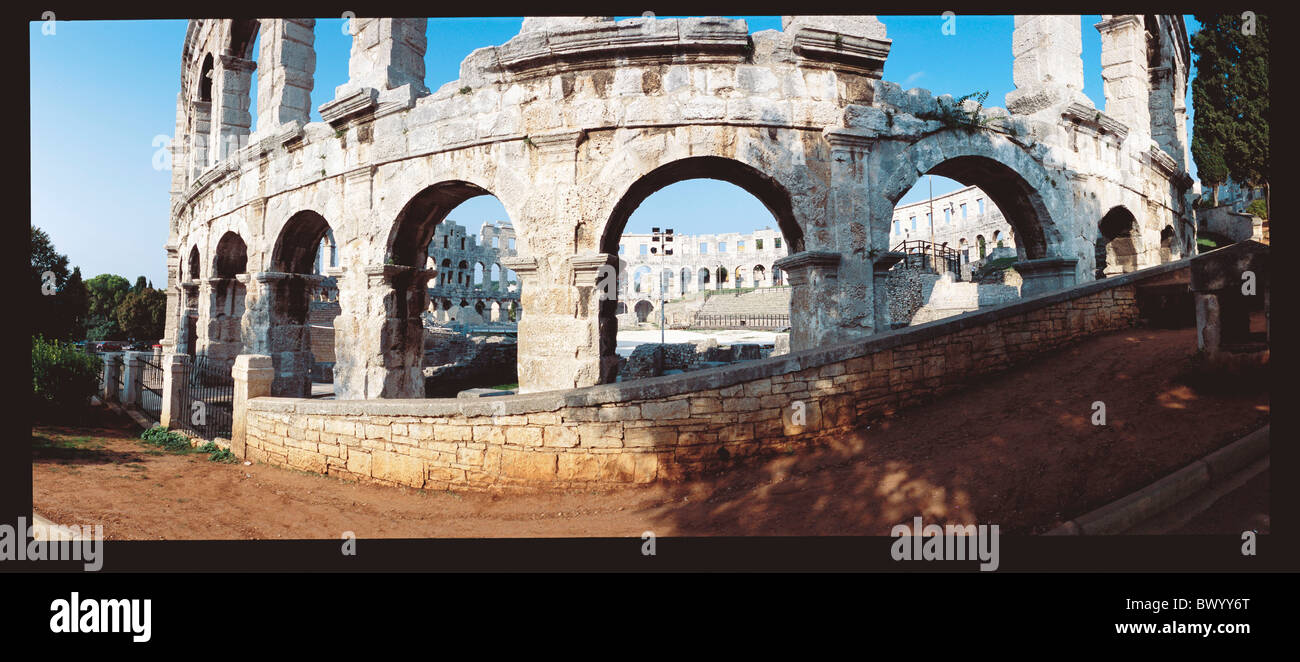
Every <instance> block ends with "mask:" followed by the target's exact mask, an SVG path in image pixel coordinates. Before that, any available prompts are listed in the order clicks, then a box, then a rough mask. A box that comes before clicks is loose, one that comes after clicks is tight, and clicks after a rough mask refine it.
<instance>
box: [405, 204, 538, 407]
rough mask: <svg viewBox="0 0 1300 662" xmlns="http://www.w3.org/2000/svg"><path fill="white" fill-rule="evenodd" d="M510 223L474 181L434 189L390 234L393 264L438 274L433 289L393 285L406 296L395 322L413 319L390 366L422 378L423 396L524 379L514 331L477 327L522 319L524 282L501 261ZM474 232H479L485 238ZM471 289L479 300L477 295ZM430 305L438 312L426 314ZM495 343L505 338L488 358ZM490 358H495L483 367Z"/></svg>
mask: <svg viewBox="0 0 1300 662" xmlns="http://www.w3.org/2000/svg"><path fill="white" fill-rule="evenodd" d="M507 217H508V215H507V213H506V210H505V207H504V206H503V205H502V204H501V202H500V201H499V200H498V199H497V198H496V197H494V196H493V195H492V194H491V193H490V192H489V191H487V190H486V189H484V188H483V187H481V186H479V185H477V184H473V183H470V182H466V181H447V182H442V183H440V184H435V185H433V186H429V187H427V188H425V189H423V190H422V191H420V192H419V193H418V194H416V195H415V196H414V197H412V198H411V200H410V201H409V202H407V204H406V206H405V207H403V209H402V211H401V212H400V213H399V214H398V217H397V219H396V221H395V222H394V225H393V229H392V232H391V233H390V241H389V250H388V260H389V261H390V263H392V264H394V265H398V266H410V267H414V266H416V265H423V264H428V263H432V264H434V265H437V268H438V274H437V277H436V278H433V279H432V283H433V287H432V288H430V287H428V283H427V282H426V283H425V284H424V287H416V288H409V287H408V286H406V285H405V281H404V280H403V276H402V274H400V273H398V274H396V275H395V276H394V277H393V279H392V282H393V286H394V288H395V289H397V290H398V292H404V293H405V295H404V296H399V297H396V302H397V304H398V305H397V311H396V313H397V314H396V315H394V316H395V317H398V318H399V319H403V320H407V321H406V322H405V323H403V324H402V325H400V331H399V332H396V333H395V334H394V335H395V336H398V337H395V338H394V339H393V340H394V342H392V343H391V344H390V347H391V348H392V349H390V350H388V351H389V353H390V354H392V356H391V358H388V359H387V360H388V361H389V362H390V364H394V365H398V366H402V367H404V368H406V369H408V370H410V371H411V373H412V374H415V375H419V377H418V379H420V380H421V383H420V385H419V389H418V391H419V395H418V396H415V397H431V398H440V397H455V396H456V394H457V393H459V392H460V391H463V390H465V389H470V388H479V387H492V386H498V385H501V384H508V383H512V382H515V381H517V366H516V357H517V353H516V351H515V346H516V345H515V338H514V335H513V330H512V329H506V330H502V329H496V330H494V331H493V332H492V333H491V334H487V333H486V332H485V330H484V329H481V328H477V325H480V324H484V323H489V322H491V323H501V324H505V323H507V322H515V321H517V320H518V318H519V310H518V301H517V297H518V296H519V283H518V278H517V276H516V275H515V274H514V272H512V271H510V270H509V269H505V268H503V267H502V266H500V265H499V264H498V263H497V262H496V260H497V259H498V257H499V253H498V251H499V249H498V248H497V247H498V246H500V245H501V244H503V243H505V242H503V241H501V238H502V237H507V236H509V235H510V234H512V233H513V230H512V229H511V228H510V225H509V221H508V220H506V221H505V222H504V223H503V222H502V221H501V220H500V219H502V218H507ZM466 228H479V233H480V234H481V235H483V236H479V235H475V234H472V233H468V232H467V230H466ZM425 280H426V281H427V280H429V279H427V278H426V279H425ZM471 289H472V290H473V291H474V292H477V293H478V294H471V292H470V290H471ZM488 292H493V293H495V294H493V295H488V294H487V293H488ZM426 297H427V298H426ZM491 297H501V299H500V300H493V299H492V298H491ZM403 299H405V300H406V301H407V302H406V303H403ZM489 301H490V303H489ZM426 302H436V303H428V304H426ZM426 305H427V306H429V307H431V308H432V309H433V314H432V315H425V316H420V315H419V311H421V310H423V309H424V308H425V307H426ZM503 334H505V335H504V336H503ZM489 337H496V338H497V339H496V340H493V341H492V343H495V345H494V347H492V348H490V349H491V351H487V352H484V351H483V348H484V347H487V345H485V343H487V342H488V340H487V338H489ZM476 356H478V357H479V358H478V359H475V357H476ZM483 356H489V357H491V360H489V361H483V360H482V357H483ZM408 397H409V396H408Z"/></svg>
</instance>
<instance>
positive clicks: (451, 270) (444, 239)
mask: <svg viewBox="0 0 1300 662" xmlns="http://www.w3.org/2000/svg"><path fill="white" fill-rule="evenodd" d="M515 255H516V254H515V231H514V228H511V227H510V225H509V224H506V223H502V222H500V221H498V222H495V223H484V224H483V226H482V227H481V228H480V229H479V233H478V235H477V236H475V235H466V234H465V228H464V227H463V226H461V225H459V224H457V223H453V222H451V221H447V222H443V223H439V224H438V227H437V228H436V231H435V232H434V235H433V240H432V241H430V242H429V257H428V260H426V262H425V266H426V269H427V270H428V271H431V272H434V273H435V274H436V275H435V276H434V277H433V278H430V279H429V281H428V288H429V307H428V310H429V313H430V318H431V319H432V320H433V321H434V322H458V323H460V324H470V325H474V324H478V325H482V324H496V323H500V324H511V323H514V322H515V321H516V320H517V319H518V317H519V279H518V277H516V276H515V274H514V272H513V271H511V270H510V269H508V268H506V267H503V266H501V264H502V261H503V260H504V261H508V260H509V259H510V258H513V257H515Z"/></svg>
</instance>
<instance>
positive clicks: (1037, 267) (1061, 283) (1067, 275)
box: [1012, 257, 1079, 298]
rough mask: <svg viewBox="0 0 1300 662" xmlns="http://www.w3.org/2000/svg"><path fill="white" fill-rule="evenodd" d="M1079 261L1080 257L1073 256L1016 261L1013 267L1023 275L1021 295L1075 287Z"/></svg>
mask: <svg viewBox="0 0 1300 662" xmlns="http://www.w3.org/2000/svg"><path fill="white" fill-rule="evenodd" d="M1078 263H1079V260H1078V258H1072V257H1044V258H1039V259H1036V260H1025V261H1023V262H1016V263H1015V264H1013V265H1012V267H1014V268H1015V270H1016V272H1017V273H1019V274H1020V277H1021V284H1020V296H1021V297H1022V298H1024V297H1031V296H1035V295H1038V294H1044V293H1047V292H1055V291H1056V290H1063V289H1065V288H1067V287H1073V286H1074V284H1075V282H1076V273H1075V268H1076V266H1077V265H1078Z"/></svg>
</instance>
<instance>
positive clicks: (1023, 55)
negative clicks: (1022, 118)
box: [1006, 14, 1092, 122]
mask: <svg viewBox="0 0 1300 662" xmlns="http://www.w3.org/2000/svg"><path fill="white" fill-rule="evenodd" d="M1082 52H1083V34H1082V31H1081V29H1080V18H1079V16H1078V15H1077V14H1076V15H1038V14H1035V15H1023V14H1017V15H1016V18H1015V30H1014V31H1013V32H1012V33H1011V54H1012V55H1013V56H1014V57H1015V61H1014V63H1013V64H1012V68H1011V77H1012V80H1013V81H1014V82H1015V84H1016V89H1014V90H1012V91H1011V92H1008V93H1007V99H1006V100H1007V110H1008V111H1010V112H1012V113H1014V114H1017V115H1035V114H1037V115H1040V116H1042V117H1043V119H1044V120H1048V121H1052V122H1057V121H1059V120H1060V117H1059V115H1058V116H1053V112H1052V110H1053V109H1055V108H1058V107H1060V106H1063V105H1066V104H1069V103H1072V102H1075V101H1077V102H1080V103H1083V104H1085V105H1087V106H1088V107H1089V108H1091V107H1092V102H1091V100H1089V99H1088V97H1086V96H1084V94H1083V59H1082V57H1081V54H1082Z"/></svg>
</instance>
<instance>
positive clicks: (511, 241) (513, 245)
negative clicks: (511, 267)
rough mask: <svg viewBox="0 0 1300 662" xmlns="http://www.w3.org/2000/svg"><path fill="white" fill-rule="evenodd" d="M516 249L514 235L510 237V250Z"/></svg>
mask: <svg viewBox="0 0 1300 662" xmlns="http://www.w3.org/2000/svg"><path fill="white" fill-rule="evenodd" d="M514 249H515V238H514V237H511V238H510V250H512V251H513V250H514ZM511 273H513V272H511Z"/></svg>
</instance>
